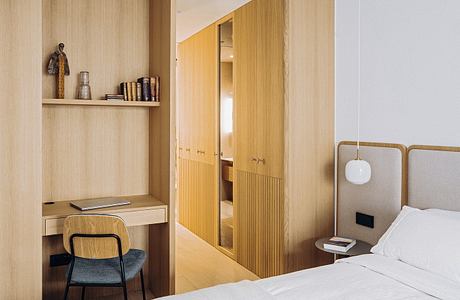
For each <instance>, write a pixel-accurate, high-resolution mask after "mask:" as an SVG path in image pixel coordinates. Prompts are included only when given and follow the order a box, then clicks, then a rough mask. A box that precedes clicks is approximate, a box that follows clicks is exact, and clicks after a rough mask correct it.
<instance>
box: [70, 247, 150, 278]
mask: <svg viewBox="0 0 460 300" xmlns="http://www.w3.org/2000/svg"><path fill="white" fill-rule="evenodd" d="M144 261H145V252H144V251H143V250H138V249H131V250H129V252H128V253H126V254H125V255H124V256H123V262H124V265H125V276H126V280H127V281H128V280H130V279H133V278H134V276H136V274H137V273H139V271H140V270H141V269H142V266H143V265H144ZM69 267H70V265H69ZM67 276H69V275H68V270H67ZM71 282H72V283H74V284H91V285H96V284H102V285H104V284H117V283H120V282H121V274H120V259H119V257H118V256H117V257H114V258H109V259H85V258H79V257H76V258H75V265H74V269H73V273H72V279H71Z"/></svg>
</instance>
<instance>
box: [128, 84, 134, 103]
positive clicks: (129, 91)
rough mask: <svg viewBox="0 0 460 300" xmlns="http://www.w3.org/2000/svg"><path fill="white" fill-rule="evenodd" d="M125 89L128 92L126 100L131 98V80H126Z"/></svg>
mask: <svg viewBox="0 0 460 300" xmlns="http://www.w3.org/2000/svg"><path fill="white" fill-rule="evenodd" d="M126 90H127V94H128V101H132V100H133V95H132V89H131V82H126Z"/></svg>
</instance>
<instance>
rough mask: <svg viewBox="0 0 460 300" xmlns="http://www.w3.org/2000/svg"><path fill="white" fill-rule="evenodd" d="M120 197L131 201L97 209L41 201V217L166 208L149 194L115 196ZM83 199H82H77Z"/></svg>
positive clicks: (49, 217) (52, 217)
mask: <svg viewBox="0 0 460 300" xmlns="http://www.w3.org/2000/svg"><path fill="white" fill-rule="evenodd" d="M115 198H120V199H126V200H128V201H130V202H131V204H129V205H123V206H116V207H106V208H99V209H92V210H87V211H81V210H79V209H76V208H74V207H72V206H70V202H71V201H58V202H54V204H45V203H43V219H56V218H63V217H67V216H69V215H74V214H82V213H86V214H91V213H93V214H111V213H121V212H129V211H138V210H146V209H167V208H168V206H167V205H166V204H164V203H163V202H161V201H160V200H158V199H156V198H155V197H153V196H151V195H139V196H123V197H115ZM79 200H83V199H79Z"/></svg>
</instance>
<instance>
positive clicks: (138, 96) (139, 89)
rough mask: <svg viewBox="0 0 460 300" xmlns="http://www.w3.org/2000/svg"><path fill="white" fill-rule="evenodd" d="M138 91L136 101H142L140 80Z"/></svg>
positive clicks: (137, 83) (137, 85) (137, 86)
mask: <svg viewBox="0 0 460 300" xmlns="http://www.w3.org/2000/svg"><path fill="white" fill-rule="evenodd" d="M136 92H137V98H136V101H142V84H140V83H139V82H136Z"/></svg>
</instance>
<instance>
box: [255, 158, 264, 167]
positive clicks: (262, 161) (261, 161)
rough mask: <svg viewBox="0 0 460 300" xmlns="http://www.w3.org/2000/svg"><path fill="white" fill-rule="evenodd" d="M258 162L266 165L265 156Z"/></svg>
mask: <svg viewBox="0 0 460 300" xmlns="http://www.w3.org/2000/svg"><path fill="white" fill-rule="evenodd" d="M257 163H258V164H260V163H262V164H263V165H265V158H258V159H257Z"/></svg>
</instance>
